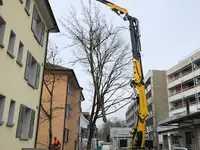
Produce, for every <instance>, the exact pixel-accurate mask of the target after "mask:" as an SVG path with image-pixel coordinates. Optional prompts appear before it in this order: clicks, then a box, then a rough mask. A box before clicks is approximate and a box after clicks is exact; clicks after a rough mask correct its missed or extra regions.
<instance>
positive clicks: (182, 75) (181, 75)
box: [168, 69, 197, 83]
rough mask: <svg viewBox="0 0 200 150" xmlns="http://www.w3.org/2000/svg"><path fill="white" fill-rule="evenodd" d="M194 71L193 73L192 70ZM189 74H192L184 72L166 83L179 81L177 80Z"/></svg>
mask: <svg viewBox="0 0 200 150" xmlns="http://www.w3.org/2000/svg"><path fill="white" fill-rule="evenodd" d="M196 70H197V69H196ZM194 71H195V70H194ZM190 73H192V70H191V71H187V72H184V73H182V74H180V75H179V76H176V77H173V79H170V80H169V81H168V83H171V82H173V81H175V80H177V79H179V78H182V77H184V76H186V75H188V74H190Z"/></svg>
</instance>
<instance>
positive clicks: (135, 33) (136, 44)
mask: <svg viewBox="0 0 200 150" xmlns="http://www.w3.org/2000/svg"><path fill="white" fill-rule="evenodd" d="M97 1H99V2H101V3H103V4H105V5H107V6H109V7H110V8H111V9H112V10H113V11H114V12H115V13H117V14H118V15H124V17H123V18H124V20H128V21H129V23H130V34H131V45H132V55H133V71H134V79H133V80H132V82H131V86H132V87H134V88H135V89H137V92H138V93H139V94H137V97H136V99H137V101H138V104H139V113H138V119H137V123H136V124H137V128H136V129H134V132H133V144H132V146H133V147H137V148H144V147H145V131H146V123H145V120H146V117H147V116H148V109H147V103H146V95H145V87H144V82H143V79H144V76H143V70H142V61H141V54H140V51H141V44H140V34H139V22H138V20H137V19H136V18H134V17H132V16H130V15H129V14H128V11H127V10H126V9H124V8H121V7H119V6H117V5H115V4H113V3H111V2H109V1H106V0H97Z"/></svg>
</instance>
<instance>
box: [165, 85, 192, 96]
mask: <svg viewBox="0 0 200 150" xmlns="http://www.w3.org/2000/svg"><path fill="white" fill-rule="evenodd" d="M192 88H194V85H193V86H189V87H186V88H184V89H182V90H180V91H178V92H175V93H172V94H170V95H169V97H171V96H174V95H177V94H180V93H181V92H185V91H188V90H190V89H192Z"/></svg>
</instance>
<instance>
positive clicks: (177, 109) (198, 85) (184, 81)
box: [159, 51, 200, 150]
mask: <svg viewBox="0 0 200 150" xmlns="http://www.w3.org/2000/svg"><path fill="white" fill-rule="evenodd" d="M199 81H200V51H196V52H195V53H193V54H192V55H190V56H188V57H187V58H185V59H184V60H182V61H180V62H179V63H178V64H177V65H175V66H173V67H172V68H170V69H169V70H168V71H167V88H168V103H169V119H168V120H170V118H171V120H173V119H175V118H179V117H182V116H187V115H188V113H190V114H193V113H195V112H198V111H199V110H200V103H199V96H200V82H199ZM187 106H188V108H189V112H188V111H187V108H186V107H187ZM165 121H166V122H167V120H165ZM162 122H163V121H162ZM192 122H193V121H192ZM193 123H194V122H193ZM161 124H162V123H161ZM179 125H180V126H182V125H184V123H182V124H181V123H179ZM191 125H192V124H191ZM167 130H169V131H167ZM163 131H164V132H163ZM163 131H161V134H160V135H159V137H160V138H159V143H162V144H163V145H164V148H165V149H169V150H172V149H173V147H175V146H183V147H187V148H188V150H195V149H199V148H200V142H199V141H200V140H199V139H200V134H199V132H200V131H199V129H197V128H195V127H194V128H191V129H189V128H185V129H177V130H176V129H173V130H172V129H171V130H170V129H169V127H168V129H167V128H166V131H165V129H164V130H163ZM175 137H179V138H178V139H177V138H175Z"/></svg>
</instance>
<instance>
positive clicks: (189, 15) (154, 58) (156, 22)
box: [50, 0, 200, 119]
mask: <svg viewBox="0 0 200 150" xmlns="http://www.w3.org/2000/svg"><path fill="white" fill-rule="evenodd" d="M83 1H84V2H85V3H88V0H83ZM112 2H114V3H116V4H118V5H120V6H122V7H124V8H126V9H127V10H128V11H129V14H131V15H132V16H135V17H137V18H138V19H139V21H140V31H141V35H142V37H141V41H142V54H143V57H142V59H143V68H144V73H146V72H147V71H148V70H149V69H160V70H164V69H169V68H170V67H172V66H173V65H175V64H176V63H177V62H178V61H179V60H180V59H182V58H183V57H184V56H187V55H188V54H190V53H191V52H193V51H194V50H196V49H197V48H200V9H199V6H200V1H199V0H192V1H191V0H150V1H147V0H146V1H144V0H137V1H136V0H113V1H112ZM50 3H51V5H52V8H53V11H54V13H55V16H56V18H57V19H58V18H59V17H60V16H61V15H62V14H63V13H66V14H67V13H68V10H69V9H70V7H71V5H73V6H74V7H76V8H77V9H79V8H80V1H79V0H73V1H68V0H50ZM99 5H101V4H99ZM100 7H101V8H102V9H101V10H102V12H104V13H106V16H107V17H108V19H110V20H112V22H113V23H115V24H116V25H120V24H123V25H127V26H128V23H125V22H124V21H123V20H122V19H121V18H120V17H118V16H117V15H116V14H114V13H113V12H112V11H111V10H110V9H109V8H107V7H106V6H103V5H101V6H100ZM60 29H61V30H62V27H61V26H60ZM125 36H126V39H127V40H129V34H128V33H125ZM51 39H53V40H55V41H56V43H57V44H58V47H60V48H62V47H63V46H65V45H66V44H67V43H69V42H68V41H67V40H66V39H63V38H60V37H58V36H55V35H53V36H51ZM60 55H61V57H62V58H63V60H64V61H65V62H68V59H70V58H72V57H73V56H72V53H71V52H70V51H67V50H63V51H61V54H60ZM66 66H67V65H66ZM73 69H74V70H75V72H76V75H77V78H78V80H79V82H80V85H81V86H82V87H83V88H85V89H87V88H88V86H89V85H88V80H87V76H84V74H85V72H84V71H83V68H81V67H80V66H75V68H73ZM130 69H131V68H130ZM84 95H85V98H86V99H87V96H88V93H87V90H85V91H84ZM89 104H90V102H88V101H86V102H84V105H83V109H84V110H88V106H89ZM125 111H126V108H125V109H123V110H121V111H119V112H118V113H116V114H114V115H113V116H117V117H119V118H122V119H124V118H125Z"/></svg>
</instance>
